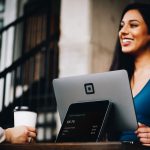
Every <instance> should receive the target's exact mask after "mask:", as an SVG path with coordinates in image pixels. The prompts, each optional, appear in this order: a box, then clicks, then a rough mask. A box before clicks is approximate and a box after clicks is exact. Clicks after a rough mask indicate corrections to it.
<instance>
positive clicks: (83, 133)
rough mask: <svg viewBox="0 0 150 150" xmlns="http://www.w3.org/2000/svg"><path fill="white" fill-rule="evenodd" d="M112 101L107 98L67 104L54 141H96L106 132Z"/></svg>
mask: <svg viewBox="0 0 150 150" xmlns="http://www.w3.org/2000/svg"><path fill="white" fill-rule="evenodd" d="M111 107H112V103H111V102H109V101H108V100H104V101H90V102H81V103H73V104H71V105H70V106H69V109H68V111H67V114H66V116H65V119H64V122H63V124H62V126H61V129H60V131H59V134H58V136H57V139H56V142H98V141H101V140H102V139H103V138H104V136H105V133H106V131H107V130H106V129H107V128H106V126H107V123H108V118H109V113H110V112H111Z"/></svg>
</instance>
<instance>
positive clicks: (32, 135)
mask: <svg viewBox="0 0 150 150" xmlns="http://www.w3.org/2000/svg"><path fill="white" fill-rule="evenodd" d="M28 136H29V137H32V138H36V132H29V133H28Z"/></svg>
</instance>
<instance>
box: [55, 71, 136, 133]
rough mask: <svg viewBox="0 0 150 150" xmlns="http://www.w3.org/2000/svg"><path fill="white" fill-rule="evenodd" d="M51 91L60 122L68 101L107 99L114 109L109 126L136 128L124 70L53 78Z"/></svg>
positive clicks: (134, 114) (70, 102) (121, 129)
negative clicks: (53, 94)
mask: <svg viewBox="0 0 150 150" xmlns="http://www.w3.org/2000/svg"><path fill="white" fill-rule="evenodd" d="M53 87H54V93H55V97H56V101H57V108H58V112H59V115H60V120H61V122H63V121H64V118H65V116H66V113H67V110H68V108H69V106H70V105H71V104H72V103H78V102H86V101H102V100H109V101H110V102H112V103H113V107H114V111H113V117H111V120H112V121H111V122H110V126H111V127H112V128H113V130H115V131H118V132H122V131H128V130H136V129H137V126H138V124H137V119H136V113H135V109H134V102H133V97H132V93H131V89H130V84H129V79H128V74H127V72H126V70H117V71H109V72H103V73H95V74H87V75H79V76H70V77H63V78H57V79H54V80H53Z"/></svg>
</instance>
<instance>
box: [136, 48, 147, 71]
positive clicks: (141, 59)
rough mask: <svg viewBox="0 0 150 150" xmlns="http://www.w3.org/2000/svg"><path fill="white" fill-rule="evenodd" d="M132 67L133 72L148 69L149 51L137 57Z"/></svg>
mask: <svg viewBox="0 0 150 150" xmlns="http://www.w3.org/2000/svg"><path fill="white" fill-rule="evenodd" d="M134 65H135V71H140V70H141V71H142V70H145V69H146V70H147V69H150V50H149V51H147V52H145V53H143V54H141V55H139V56H137V57H136V59H135V63H134Z"/></svg>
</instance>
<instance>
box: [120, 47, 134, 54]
mask: <svg viewBox="0 0 150 150" xmlns="http://www.w3.org/2000/svg"><path fill="white" fill-rule="evenodd" d="M122 52H123V53H127V54H128V53H129V54H130V53H131V54H132V53H134V50H132V49H129V48H122Z"/></svg>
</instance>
